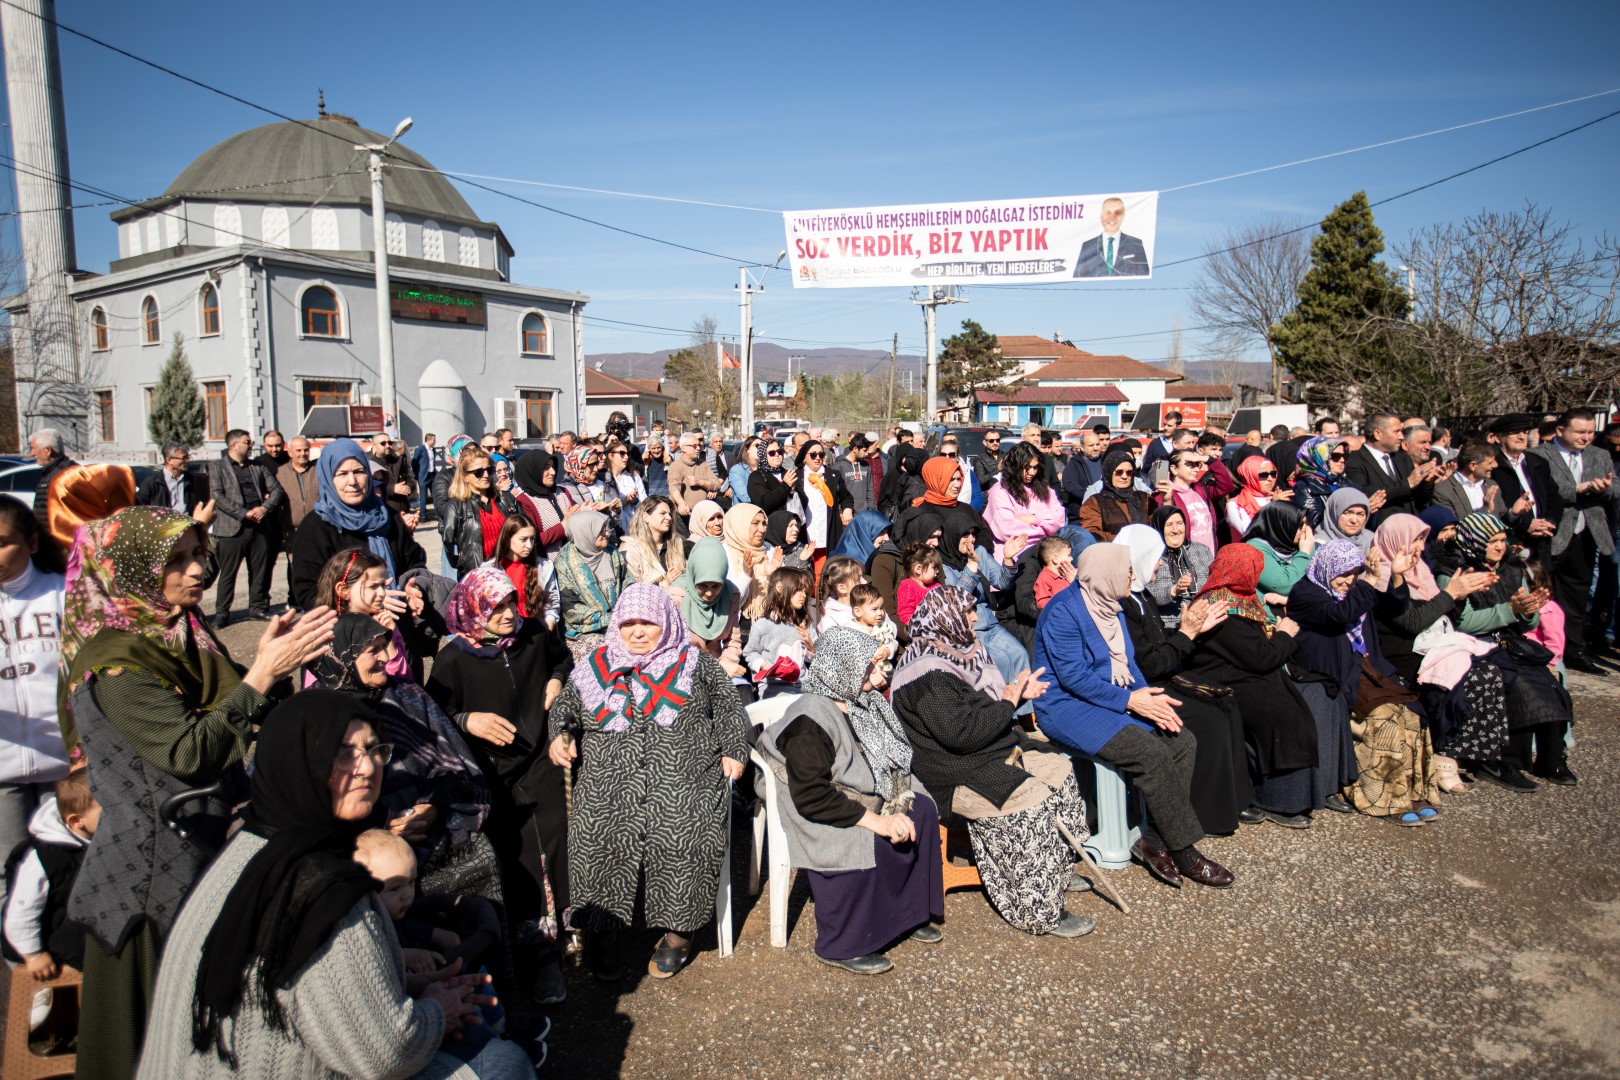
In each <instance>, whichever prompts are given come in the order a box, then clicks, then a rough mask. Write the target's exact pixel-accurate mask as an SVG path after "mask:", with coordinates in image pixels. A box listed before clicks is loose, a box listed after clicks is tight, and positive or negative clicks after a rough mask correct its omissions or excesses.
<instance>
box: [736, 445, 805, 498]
mask: <svg viewBox="0 0 1620 1080" xmlns="http://www.w3.org/2000/svg"><path fill="white" fill-rule="evenodd" d="M805 445H806V446H808V445H809V444H808V443H806V444H805ZM760 446H761V447H763V449H761V450H758V451H757V457H756V461H757V465H756V467H755V469H754V471H753V472H752V473H750V474H749V476H748V501H749V502H750V503H752V504H753V505H755V506H757V507H759V508H760V509H761V510H763V511H765V515H766V516H767V517H769V516H770V515H771V514H774V513H776V512H777V511H778V510H782V509H784V508H786V507H787V503H788V500H789V499H791V498H792V497H793V484H794V481H796V480H797V479H798V478H799V475H798V473H796V472H794V471H793V469H792V468H784V462H785V461H786V460H787V459H786V458H785V457H783V455H782V444H781V443H779V442H777V441H775V440H774V439H773V440H771V441H770V442H767V443H761V444H760Z"/></svg>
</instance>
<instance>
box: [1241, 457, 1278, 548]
mask: <svg viewBox="0 0 1620 1080" xmlns="http://www.w3.org/2000/svg"><path fill="white" fill-rule="evenodd" d="M1237 474H1238V480H1239V482H1240V484H1241V486H1240V487H1239V488H1238V492H1237V494H1236V495H1233V496H1232V497H1231V498H1230V499H1228V500H1227V501H1226V523H1227V525H1229V526H1231V529H1232V535H1233V536H1243V535H1244V534H1246V533H1247V532H1248V531H1249V526H1250V525H1251V524H1253V522H1254V519H1255V516H1256V515H1257V514H1259V513H1260V511H1261V509H1262V508H1263V507H1266V506H1269V505H1271V503H1272V502H1273V501H1274V500H1279V499H1281V500H1287V499H1289V498H1290V497H1291V496H1290V494H1289V492H1288V491H1287V490H1286V489H1285V490H1282V491H1279V490H1278V489H1277V484H1278V480H1277V466H1276V465H1274V464H1272V461H1271V459H1270V458H1268V457H1266V456H1265V455H1264V454H1260V455H1257V456H1255V457H1249V458H1244V459H1243V461H1242V462H1241V463H1240V464H1239V465H1238V467H1237Z"/></svg>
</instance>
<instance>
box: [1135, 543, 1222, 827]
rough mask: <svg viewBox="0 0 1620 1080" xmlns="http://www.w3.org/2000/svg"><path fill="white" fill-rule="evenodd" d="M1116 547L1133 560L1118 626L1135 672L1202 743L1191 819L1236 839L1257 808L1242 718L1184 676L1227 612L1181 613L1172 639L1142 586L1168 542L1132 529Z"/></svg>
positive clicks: (1215, 689) (1192, 609)
mask: <svg viewBox="0 0 1620 1080" xmlns="http://www.w3.org/2000/svg"><path fill="white" fill-rule="evenodd" d="M1114 543H1116V544H1120V545H1122V546H1124V547H1125V548H1126V549H1127V550H1129V551H1130V553H1131V594H1130V596H1128V597H1126V598H1125V599H1124V601H1123V602H1122V603H1121V605H1120V608H1121V611H1120V618H1121V619H1122V620H1123V621H1124V623H1125V629H1126V631H1127V632H1128V633H1129V634H1130V636H1131V646H1132V648H1133V650H1134V652H1135V658H1136V666H1137V668H1138V669H1139V670H1140V671H1141V672H1142V677H1143V678H1145V679H1146V680H1147V682H1148V685H1150V686H1157V687H1160V688H1161V689H1163V690H1164V691H1165V692H1166V693H1168V694H1170V695H1171V696H1172V697H1174V698H1175V699H1176V700H1177V701H1178V702H1180V704H1179V705H1177V706H1176V715H1177V716H1179V717H1180V718H1181V725H1182V727H1183V728H1184V729H1186V730H1187V731H1189V732H1191V733H1192V735H1193V736H1194V737H1195V738H1196V739H1197V740H1198V741H1197V747H1198V756H1197V758H1196V759H1195V760H1194V762H1193V773H1192V786H1191V788H1190V789H1189V791H1188V795H1189V797H1190V798H1191V799H1192V805H1193V811H1194V812H1195V813H1196V814H1197V815H1198V823H1199V824H1200V825H1202V826H1203V827H1204V831H1205V832H1207V833H1215V834H1217V835H1220V836H1226V835H1229V834H1231V833H1234V832H1236V831H1237V827H1238V814H1240V813H1241V812H1242V811H1244V810H1245V809H1247V808H1248V807H1249V805H1250V804H1251V803H1253V802H1254V783H1253V781H1251V780H1250V779H1249V765H1248V753H1247V751H1245V750H1244V745H1243V718H1242V717H1241V716H1239V715H1238V710H1237V705H1236V703H1234V702H1233V700H1232V692H1231V691H1230V690H1228V689H1227V688H1226V687H1223V686H1210V685H1206V684H1204V683H1200V682H1197V681H1195V680H1193V679H1190V678H1188V677H1187V676H1186V675H1185V674H1183V672H1182V665H1183V664H1184V663H1185V662H1186V659H1187V657H1188V656H1189V655H1190V654H1191V653H1192V650H1193V645H1194V643H1195V642H1196V641H1197V639H1198V635H1199V634H1203V633H1208V632H1209V631H1211V630H1213V629H1215V627H1217V626H1219V625H1220V624H1221V623H1222V622H1224V621H1225V619H1226V612H1225V611H1224V610H1218V609H1211V608H1210V606H1209V605H1208V604H1207V603H1199V602H1196V601H1195V602H1193V603H1191V604H1189V605H1188V606H1187V610H1186V614H1185V616H1184V617H1183V616H1182V615H1181V613H1180V612H1178V615H1177V626H1176V629H1175V630H1174V632H1172V631H1171V630H1170V629H1168V628H1166V626H1165V625H1164V623H1163V622H1162V621H1161V620H1160V619H1159V618H1158V617H1157V612H1156V608H1157V607H1158V605H1157V604H1155V603H1154V602H1153V598H1152V597H1151V596H1149V595H1148V593H1147V590H1146V589H1144V588H1143V586H1142V583H1143V582H1144V581H1152V580H1154V579H1155V578H1156V576H1157V570H1158V568H1157V566H1156V564H1157V563H1158V562H1160V561H1161V560H1162V559H1163V557H1164V550H1165V548H1164V540H1163V538H1162V537H1160V535H1159V533H1158V532H1157V531H1156V530H1154V529H1153V528H1152V527H1151V526H1148V525H1127V526H1125V527H1124V528H1123V529H1121V530H1120V531H1119V535H1118V536H1116V537H1114Z"/></svg>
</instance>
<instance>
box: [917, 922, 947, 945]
mask: <svg viewBox="0 0 1620 1080" xmlns="http://www.w3.org/2000/svg"><path fill="white" fill-rule="evenodd" d="M911 940H912V941H920V942H922V943H923V944H924V945H938V944H939V943H940V942H942V941H944V940H945V931H943V930H941V929H940V928H939V927H937V926H935V925H934V924H933V923H923V924H922V925H921V926H919V927H917V929H915V930H913V931H912V932H911Z"/></svg>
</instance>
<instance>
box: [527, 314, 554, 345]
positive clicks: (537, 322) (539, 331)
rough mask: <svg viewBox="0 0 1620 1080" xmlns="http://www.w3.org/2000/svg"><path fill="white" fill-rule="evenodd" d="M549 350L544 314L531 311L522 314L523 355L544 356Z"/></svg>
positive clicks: (549, 342) (548, 337)
mask: <svg viewBox="0 0 1620 1080" xmlns="http://www.w3.org/2000/svg"><path fill="white" fill-rule="evenodd" d="M550 352H551V341H550V336H549V335H548V334H547V333H546V320H545V316H543V315H539V314H536V313H535V312H533V311H531V312H529V313H528V314H527V315H525V316H523V355H524V356H546V355H548V354H549V353H550Z"/></svg>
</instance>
